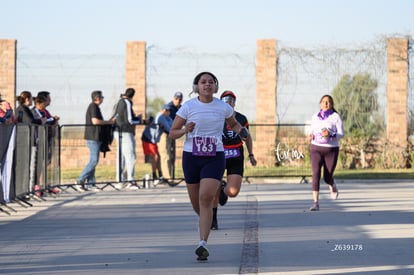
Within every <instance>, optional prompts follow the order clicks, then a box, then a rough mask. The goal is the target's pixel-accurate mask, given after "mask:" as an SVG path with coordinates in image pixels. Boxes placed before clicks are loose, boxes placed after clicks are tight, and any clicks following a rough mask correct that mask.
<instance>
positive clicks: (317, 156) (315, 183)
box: [310, 144, 339, 191]
mask: <svg viewBox="0 0 414 275" xmlns="http://www.w3.org/2000/svg"><path fill="white" fill-rule="evenodd" d="M338 155H339V147H322V146H317V145H314V144H311V147H310V157H311V162H312V190H313V191H319V186H320V180H321V169H322V167H323V180H324V181H325V182H326V183H327V184H329V185H333V184H334V179H333V174H334V171H335V168H336V163H337V162H338Z"/></svg>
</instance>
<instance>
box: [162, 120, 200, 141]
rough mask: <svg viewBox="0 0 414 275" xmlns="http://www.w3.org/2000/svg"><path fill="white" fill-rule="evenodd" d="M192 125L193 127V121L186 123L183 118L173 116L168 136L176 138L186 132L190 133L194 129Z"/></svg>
mask: <svg viewBox="0 0 414 275" xmlns="http://www.w3.org/2000/svg"><path fill="white" fill-rule="evenodd" d="M183 126H184V127H183ZM194 127H195V123H194V122H188V123H186V120H185V119H183V118H181V117H179V116H175V119H174V121H173V124H172V126H171V129H170V133H169V134H168V136H169V137H170V138H172V139H178V138H180V137H182V136H183V135H185V134H187V133H191V132H192V131H193V130H194Z"/></svg>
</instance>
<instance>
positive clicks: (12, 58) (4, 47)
mask: <svg viewBox="0 0 414 275" xmlns="http://www.w3.org/2000/svg"><path fill="white" fill-rule="evenodd" d="M16 44H17V41H16V40H14V39H0V94H1V95H2V98H3V99H5V100H7V101H9V102H10V104H11V105H12V106H13V109H15V104H16V99H15V97H16Z"/></svg>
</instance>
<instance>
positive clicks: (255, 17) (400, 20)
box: [0, 0, 414, 123]
mask: <svg viewBox="0 0 414 275" xmlns="http://www.w3.org/2000/svg"><path fill="white" fill-rule="evenodd" d="M0 10H1V16H0V39H17V52H18V57H19V55H20V56H25V58H27V56H28V55H37V56H43V55H45V54H51V55H55V56H58V57H59V56H64V57H66V59H68V58H67V56H68V55H69V56H70V55H71V54H74V55H97V56H102V54H103V55H108V54H109V55H111V54H114V55H124V54H125V49H126V42H127V41H145V42H146V43H147V50H148V49H154V47H153V46H154V45H155V48H161V49H162V50H163V52H167V53H168V52H171V53H173V52H180V49H183V50H184V51H187V52H190V55H191V52H199V53H205V52H206V53H220V54H223V53H224V54H226V53H229V56H231V54H234V53H243V52H244V51H245V52H246V53H249V54H250V53H251V51H252V49H255V48H256V42H257V40H259V39H276V40H277V41H278V43H279V42H281V43H282V44H284V45H293V47H308V46H310V47H313V46H322V47H323V46H336V47H347V46H350V47H352V46H354V45H361V44H364V43H365V42H372V41H373V40H376V39H378V38H381V37H384V36H393V37H399V36H409V37H411V36H412V35H413V33H414V20H413V11H414V1H412V0H254V1H253V0H207V1H200V0H146V1H143V0H0ZM189 49H190V50H189ZM28 61H29V60H28V59H24V60H22V59H19V58H18V66H23V67H24V69H26V70H27V68H26V67H27V66H28V65H27V64H28V63H27V62H28ZM44 61H45V62H48V59H45V60H44ZM122 61H123V60H122ZM109 62H110V60H109ZM37 63H41V62H37ZM54 63H55V64H56V63H59V58H58V59H55V60H54ZM82 63H85V62H84V60H80V61H79V65H78V64H76V65H74V66H81V64H82ZM55 64H53V66H55V67H52V70H53V69H55V71H56V73H58V72H61V71H62V70H65V69H66V68H59V65H55ZM149 65H151V64H149ZM204 65H206V64H204ZM242 65H243V64H242ZM121 66H123V64H121ZM177 66H180V65H177ZM200 66H201V67H202V66H203V64H200ZM235 66H238V65H235ZM253 66H254V61H253ZM34 67H35V66H33V64H31V65H30V64H29V69H28V71H29V73H30V74H31V73H32V72H31V71H30V69H31V68H34ZM46 67H47V65H46ZM56 68H57V69H56ZM117 68H118V67H117ZM70 69H72V68H70ZM190 69H192V68H190ZM217 69H219V68H217ZM59 70H60V71H59ZM66 70H67V69H66ZM230 70H231V69H230ZM21 71H22V70H20V72H21ZM214 72H217V70H216V69H215V70H214ZM109 73H112V72H109ZM122 73H123V71H122ZM122 73H121V74H122ZM253 74H254V71H253ZM33 75H36V76H37V74H36V73H35V72H33ZM164 75H165V74H164ZM194 75H195V73H194V72H191V73H190V75H189V76H188V75H185V76H183V75H180V79H177V78H176V79H169V80H167V79H166V78H165V77H164V76H160V80H158V79H157V80H156V83H157V84H159V86H157V89H155V92H159V93H160V94H159V95H161V96H162V97H164V98H165V99H167V100H169V98H170V97H171V93H172V92H171V91H172V90H173V91H175V90H182V91H185V90H187V86H189V85H188V83H189V80H188V79H189V78H191V79H192V77H193V76H194ZM231 75H234V74H231V73H229V74H225V73H223V72H221V77H220V84H224V85H220V86H221V87H229V86H231V87H233V88H235V85H234V82H235V81H238V80H237V79H230V78H229V76H231ZM70 76H72V75H71V74H70V73H69V76H66V78H69V77H70ZM121 76H122V75H121ZM226 76H227V79H226ZM43 77H44V76H43ZM239 77H240V76H239ZM44 78H45V79H43V80H40V81H39V83H40V84H39V83H37V84H34V83H31V82H30V81H31V80H30V79H29V78H27V77H26V78H25V79H21V78H19V72H18V84H17V88H18V91H17V93H19V91H21V90H23V89H29V90H33V91H35V90H36V89H37V90H44V89H47V90H49V89H52V94H53V92H55V93H56V92H57V91H59V92H60V93H61V94H63V96H62V97H59V98H57V97H56V96H54V99H53V102H54V103H53V104H52V106H50V107H51V108H50V109H51V110H52V111H54V112H58V113H59V114H61V112H62V115H61V117H62V116H63V117H65V118H66V119H68V120H66V121H65V122H70V123H73V122H75V121H76V122H81V121H83V112H79V114H78V117H74V116H73V114H72V113H73V112H72V110H71V109H68V110H66V109H65V111H67V112H68V113H69V114H67V115H66V114H63V111H64V110H63V109H62V107H61V106H63V108H66V107H67V106H78V108H79V109H82V110H83V109H85V108H86V107H85V106H86V104H87V100H88V99H89V97H88V96H89V95H88V94H87V95H85V93H89V90H88V91H87V92H86V91H83V94H82V97H78V96H77V95H75V93H76V92H78V93H80V91H78V90H76V89H75V88H73V86H74V84H79V83H66V86H63V84H62V87H60V86H59V87H57V88H54V86H49V85H50V84H51V83H50V82H51V80H50V78H48V77H44ZM86 78H88V77H86ZM89 78H90V77H89ZM170 78H171V76H170ZM33 79H35V77H34V78H33ZM19 80H20V81H19ZM38 80H39V79H38ZM71 80H72V81H73V82H79V81H81V80H79V79H71ZM56 81H58V82H59V80H55V82H56ZM64 81H67V79H63V81H62V82H64ZM159 81H165V82H167V83H166V84H165V85H164V87H166V88H165V89H164V90H162V89H159V87H162V85H161V84H162V83H160V82H159ZM252 81H253V82H252V83H251V84H247V85H245V86H247V87H249V89H253V90H252V91H253V92H254V85H255V83H254V77H253V78H252ZM43 83H47V85H48V86H47V87H46V88H45V87H44V84H43ZM95 83H98V84H99V81H98V82H95ZM95 83H93V85H95ZM227 83H230V84H229V85H226V84H227ZM26 85H27V86H28V87H26ZM39 85H40V87H39ZM174 85H176V86H174ZM108 90H109V88H106V89H105V92H108ZM112 90H116V91H113V92H112V94H113V95H112V99H114V100H115V98H117V97H118V95H119V93H120V92H119V90H120V89H118V87H117V88H116V89H112ZM239 90H240V93H241V92H245V93H246V97H245V98H247V99H246V103H245V105H243V101H241V100H242V99H243V98H244V96H241V97H240V98H241V100H239V101H238V107H243V109H244V110H246V112H247V115H248V116H249V117H254V116H255V108H251V107H249V106H250V105H248V104H252V103H254V102H255V101H254V99H253V101H252V99H251V97H248V96H247V95H248V94H247V93H251V91H249V90H247V89H246V91H242V90H244V89H243V88H240V89H239ZM287 93H288V94H289V93H290V91H287ZM157 96H158V94H157ZM84 98H85V99H84ZM55 99H56V100H55ZM112 99H111V100H112ZM58 100H60V101H61V102H60V101H58ZM112 101H113V100H112ZM112 101H110V100H108V101H107V102H106V103H105V104H104V105H105V106H103V107H104V108H105V110H107V112H110V110H111V109H112V105H113V103H111V102H112ZM84 105H85V106H84ZM246 106H247V107H246ZM316 107H317V106H316ZM309 108H313V107H312V106H309ZM307 116H308V115H307V114H305V115H304V117H307ZM69 119H70V120H69Z"/></svg>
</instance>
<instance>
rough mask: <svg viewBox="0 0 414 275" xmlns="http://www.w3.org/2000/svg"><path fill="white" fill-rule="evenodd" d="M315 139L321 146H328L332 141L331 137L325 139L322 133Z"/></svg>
mask: <svg viewBox="0 0 414 275" xmlns="http://www.w3.org/2000/svg"><path fill="white" fill-rule="evenodd" d="M314 139H315V141H316V142H317V143H319V144H327V143H329V142H330V141H331V140H332V138H331V137H323V136H322V134H321V133H317V134H316V135H315V138H314Z"/></svg>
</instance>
